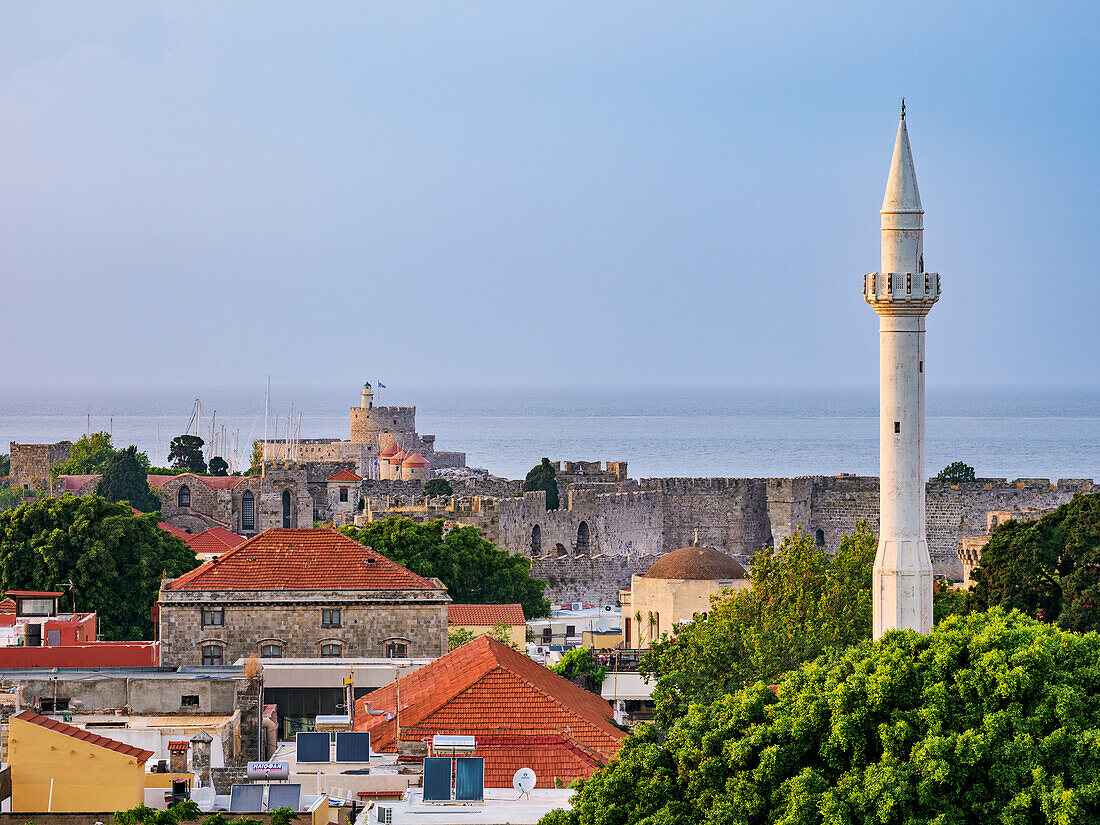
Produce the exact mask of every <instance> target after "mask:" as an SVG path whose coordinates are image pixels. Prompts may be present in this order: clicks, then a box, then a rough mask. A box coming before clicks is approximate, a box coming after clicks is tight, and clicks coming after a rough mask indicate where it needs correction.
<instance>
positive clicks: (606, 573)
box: [531, 555, 658, 607]
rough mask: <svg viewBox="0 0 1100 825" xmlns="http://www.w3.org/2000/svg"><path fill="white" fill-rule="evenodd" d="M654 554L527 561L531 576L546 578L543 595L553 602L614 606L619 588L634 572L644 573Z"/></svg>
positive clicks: (649, 565) (628, 580) (651, 563)
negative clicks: (529, 565) (529, 562)
mask: <svg viewBox="0 0 1100 825" xmlns="http://www.w3.org/2000/svg"><path fill="white" fill-rule="evenodd" d="M657 558H658V556H656V555H631V556H594V557H592V558H584V557H569V556H567V557H563V558H551V557H548V556H543V557H541V558H536V559H532V560H531V575H533V576H535V577H536V578H539V579H543V580H544V581H546V583H547V586H546V598H547V599H549V600H550V602H551V603H553V604H561V603H566V602H574V601H579V602H582V603H585V604H594V605H597V606H599V607H603V606H604V605H617V604H618V603H619V590H621V589H622V588H624V587H628V586H629V585H630V577H631V576H632V575H634V574H635V573H638V574H641V573H645V572H646V571H647V570H648V569H649V568H650V567H651V566H652V565H653V563H654V562H656V561H657Z"/></svg>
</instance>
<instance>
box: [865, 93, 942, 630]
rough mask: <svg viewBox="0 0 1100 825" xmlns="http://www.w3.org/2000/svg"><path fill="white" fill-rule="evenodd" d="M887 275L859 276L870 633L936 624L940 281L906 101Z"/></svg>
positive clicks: (887, 232) (890, 197)
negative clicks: (929, 358)
mask: <svg viewBox="0 0 1100 825" xmlns="http://www.w3.org/2000/svg"><path fill="white" fill-rule="evenodd" d="M880 214H881V217H882V223H881V227H882V231H881V241H882V270H881V271H880V272H872V273H869V274H867V275H865V276H863V297H864V298H865V299H866V301H867V303H869V304H870V305H871V306H872V307H873V308H874V310H875V312H876V313H877V314H878V316H879V544H878V553H877V555H876V556H875V566H874V571H873V588H874V629H873V633H874V637H875V638H876V639H877V638H879V637H880V636H882V634H883V633H885V632H886V631H888V630H894V629H898V628H908V629H910V630H917V631H920V632H922V633H927V632H928V631H929V630H930V629H931V627H932V562H931V558H930V557H929V555H928V543H927V540H926V537H925V536H926V529H925V490H924V483H925V482H924V368H925V360H924V358H925V356H924V318H925V316H926V315H927V314H928V312H929V311H930V310H931V309H932V305H933V304H935V303H936V301H937V300H939V297H940V277H939V275H938V274H936V273H930V272H925V271H924V208H923V207H922V206H921V201H920V191H919V190H918V189H917V175H916V172H915V171H914V168H913V153H912V151H911V149H910V147H909V131H908V129H907V128H906V125H905V103H904V101H903V102H902V110H901V119H900V122H899V123H898V135H897V139H896V140H895V141H894V156H893V159H892V160H891V161H890V175H889V178H888V179H887V183H886V195H885V197H884V198H883V201H882V211H881V213H880Z"/></svg>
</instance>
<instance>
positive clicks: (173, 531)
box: [130, 507, 191, 544]
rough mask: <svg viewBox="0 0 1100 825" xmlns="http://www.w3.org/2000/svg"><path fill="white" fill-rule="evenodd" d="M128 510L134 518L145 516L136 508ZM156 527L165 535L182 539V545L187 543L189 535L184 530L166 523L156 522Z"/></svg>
mask: <svg viewBox="0 0 1100 825" xmlns="http://www.w3.org/2000/svg"><path fill="white" fill-rule="evenodd" d="M130 510H131V511H132V512H133V514H134V515H135V516H144V515H145V513H143V512H141V510H139V509H138V508H137V507H131V508H130ZM157 527H159V528H160V529H161V530H163V531H164V532H166V533H171V534H172V535H173V536H175V537H176V538H178V539H182V540H183V543H184V544H186V543H187V539H189V538H191V534H190V533H188V532H187V531H186V530H181V529H180V528H178V527H173V526H172V525H171V524H169V523H168V522H166V521H160V522H157Z"/></svg>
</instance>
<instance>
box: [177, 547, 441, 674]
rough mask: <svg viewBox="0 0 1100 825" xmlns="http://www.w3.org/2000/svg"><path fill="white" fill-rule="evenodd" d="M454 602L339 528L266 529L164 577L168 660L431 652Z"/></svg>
mask: <svg viewBox="0 0 1100 825" xmlns="http://www.w3.org/2000/svg"><path fill="white" fill-rule="evenodd" d="M449 602H450V597H448V595H447V590H446V588H445V587H444V586H443V585H442V584H441V583H440V582H439V581H438V580H437V579H425V578H423V577H421V576H417V575H415V574H414V573H411V572H410V571H408V570H406V569H405V568H404V567H401V566H400V565H398V564H396V563H394V562H392V561H390V560H389V559H386V558H385V557H384V556H382V555H381V554H379V553H376V552H375V551H373V550H371V549H370V548H369V547H364V546H363V545H361V544H359V543H358V542H355V541H353V540H352V539H350V538H348V537H347V536H344V535H342V534H341V533H338V532H336V531H335V530H323V529H317V530H315V529H312V528H311V529H297V530H294V529H274V530H268V531H266V532H264V533H261V534H260V535H258V536H255V537H254V538H252V539H250V540H249V541H246V542H245V543H244V544H241V545H240V546H239V547H236V548H234V549H233V550H231V551H230V552H228V553H226V554H224V555H222V556H221V557H220V558H219V559H218V560H217V561H214V562H210V563H207V564H205V565H203V566H202V567H199V568H197V569H196V570H193V571H191V572H190V573H187V574H185V575H184V576H181V577H179V578H178V579H174V580H166V581H165V582H164V583H163V585H162V586H161V591H160V598H159V625H158V634H159V635H158V638H159V640H160V642H161V662H162V664H164V665H168V666H184V665H216V664H231V663H232V662H234V661H236V660H237V659H239V658H242V657H248V656H257V657H260V658H406V657H432V658H434V657H437V656H441V655H443V654H444V653H446V652H447V604H448V603H449Z"/></svg>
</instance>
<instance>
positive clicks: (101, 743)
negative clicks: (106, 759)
mask: <svg viewBox="0 0 1100 825" xmlns="http://www.w3.org/2000/svg"><path fill="white" fill-rule="evenodd" d="M15 718H16V719H20V720H22V721H24V722H30V723H31V724H32V725H38V726H39V727H40V728H46V730H52V731H54V732H55V733H60V734H62V735H64V736H71V737H72V738H73V739H80V740H81V741H83V742H87V743H88V744H89V745H96V746H98V747H101V748H106V749H107V750H112V751H116V752H117V753H121V754H123V755H124V756H132V757H134V758H135V759H137V761H138V762H139V763H140V764H144V763H145V762H147V761H148V760H149V757H151V756H152V755H153V752H152V751H147V750H142V749H141V748H135V747H134V746H133V745H127V744H126V743H125V742H119V741H118V740H117V739H108V738H107V737H106V736H100V735H99V734H96V733H89V732H88V731H86V730H81V729H80V728H78V727H77V726H76V725H69V724H66V723H65V722H59V721H58V720H57V719H50V718H49V717H48V716H42V715H41V714H38V713H35V712H34V711H33V710H25V711H23V712H22V713H20V714H19V715H18V716H16V717H15Z"/></svg>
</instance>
